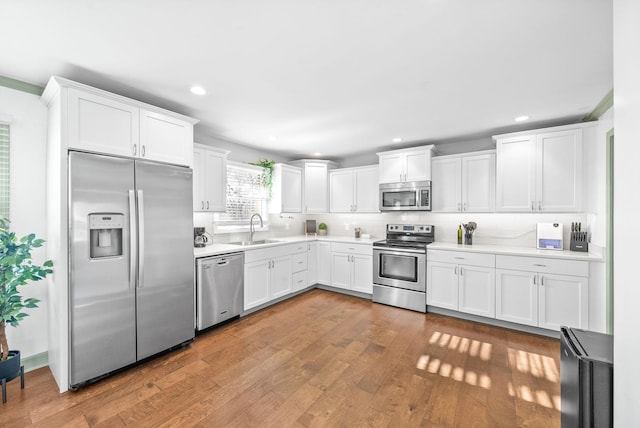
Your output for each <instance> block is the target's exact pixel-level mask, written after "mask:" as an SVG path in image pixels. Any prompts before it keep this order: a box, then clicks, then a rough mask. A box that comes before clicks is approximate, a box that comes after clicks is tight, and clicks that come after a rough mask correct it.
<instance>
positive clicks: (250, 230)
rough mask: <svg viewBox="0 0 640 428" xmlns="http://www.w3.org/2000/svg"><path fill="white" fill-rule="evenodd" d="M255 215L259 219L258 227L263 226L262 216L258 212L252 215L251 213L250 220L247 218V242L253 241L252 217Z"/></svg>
mask: <svg viewBox="0 0 640 428" xmlns="http://www.w3.org/2000/svg"><path fill="white" fill-rule="evenodd" d="M255 216H258V218H259V219H260V227H264V223H263V222H262V216H261V215H260V214H258V213H255V214H254V215H252V216H251V220H249V242H253V233H254V232H255V230H254V229H253V218H254V217H255Z"/></svg>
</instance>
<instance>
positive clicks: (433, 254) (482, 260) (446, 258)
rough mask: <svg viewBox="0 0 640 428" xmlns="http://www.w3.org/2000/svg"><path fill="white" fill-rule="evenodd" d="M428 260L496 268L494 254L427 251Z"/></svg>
mask: <svg viewBox="0 0 640 428" xmlns="http://www.w3.org/2000/svg"><path fill="white" fill-rule="evenodd" d="M427 260H429V261H433V262H441V263H455V264H459V265H469V266H483V267H490V268H492V267H495V265H496V256H495V255H494V254H484V253H472V252H468V251H445V250H427Z"/></svg>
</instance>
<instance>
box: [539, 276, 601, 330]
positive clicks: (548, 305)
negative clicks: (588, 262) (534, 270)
mask: <svg viewBox="0 0 640 428" xmlns="http://www.w3.org/2000/svg"><path fill="white" fill-rule="evenodd" d="M538 295H539V302H538V308H539V313H538V326H539V327H542V328H548V329H550V330H556V331H560V326H569V327H577V328H584V329H586V328H589V280H588V278H585V277H580V276H569V275H554V274H547V273H545V274H539V275H538Z"/></svg>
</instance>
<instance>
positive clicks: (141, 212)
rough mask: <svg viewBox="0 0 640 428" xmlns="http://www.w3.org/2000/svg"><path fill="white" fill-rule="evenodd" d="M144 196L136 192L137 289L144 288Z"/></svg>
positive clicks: (140, 192) (140, 191)
mask: <svg viewBox="0 0 640 428" xmlns="http://www.w3.org/2000/svg"><path fill="white" fill-rule="evenodd" d="M143 197H144V194H143V193H142V190H138V237H139V239H138V288H142V287H143V286H144V198H143Z"/></svg>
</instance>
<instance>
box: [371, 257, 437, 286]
mask: <svg viewBox="0 0 640 428" xmlns="http://www.w3.org/2000/svg"><path fill="white" fill-rule="evenodd" d="M426 269H427V255H426V253H425V252H424V250H413V249H401V250H399V249H397V248H376V247H374V249H373V283H374V284H377V285H386V286H389V287H396V288H404V289H406V290H414V291H421V292H425V291H426V287H425V286H426Z"/></svg>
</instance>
